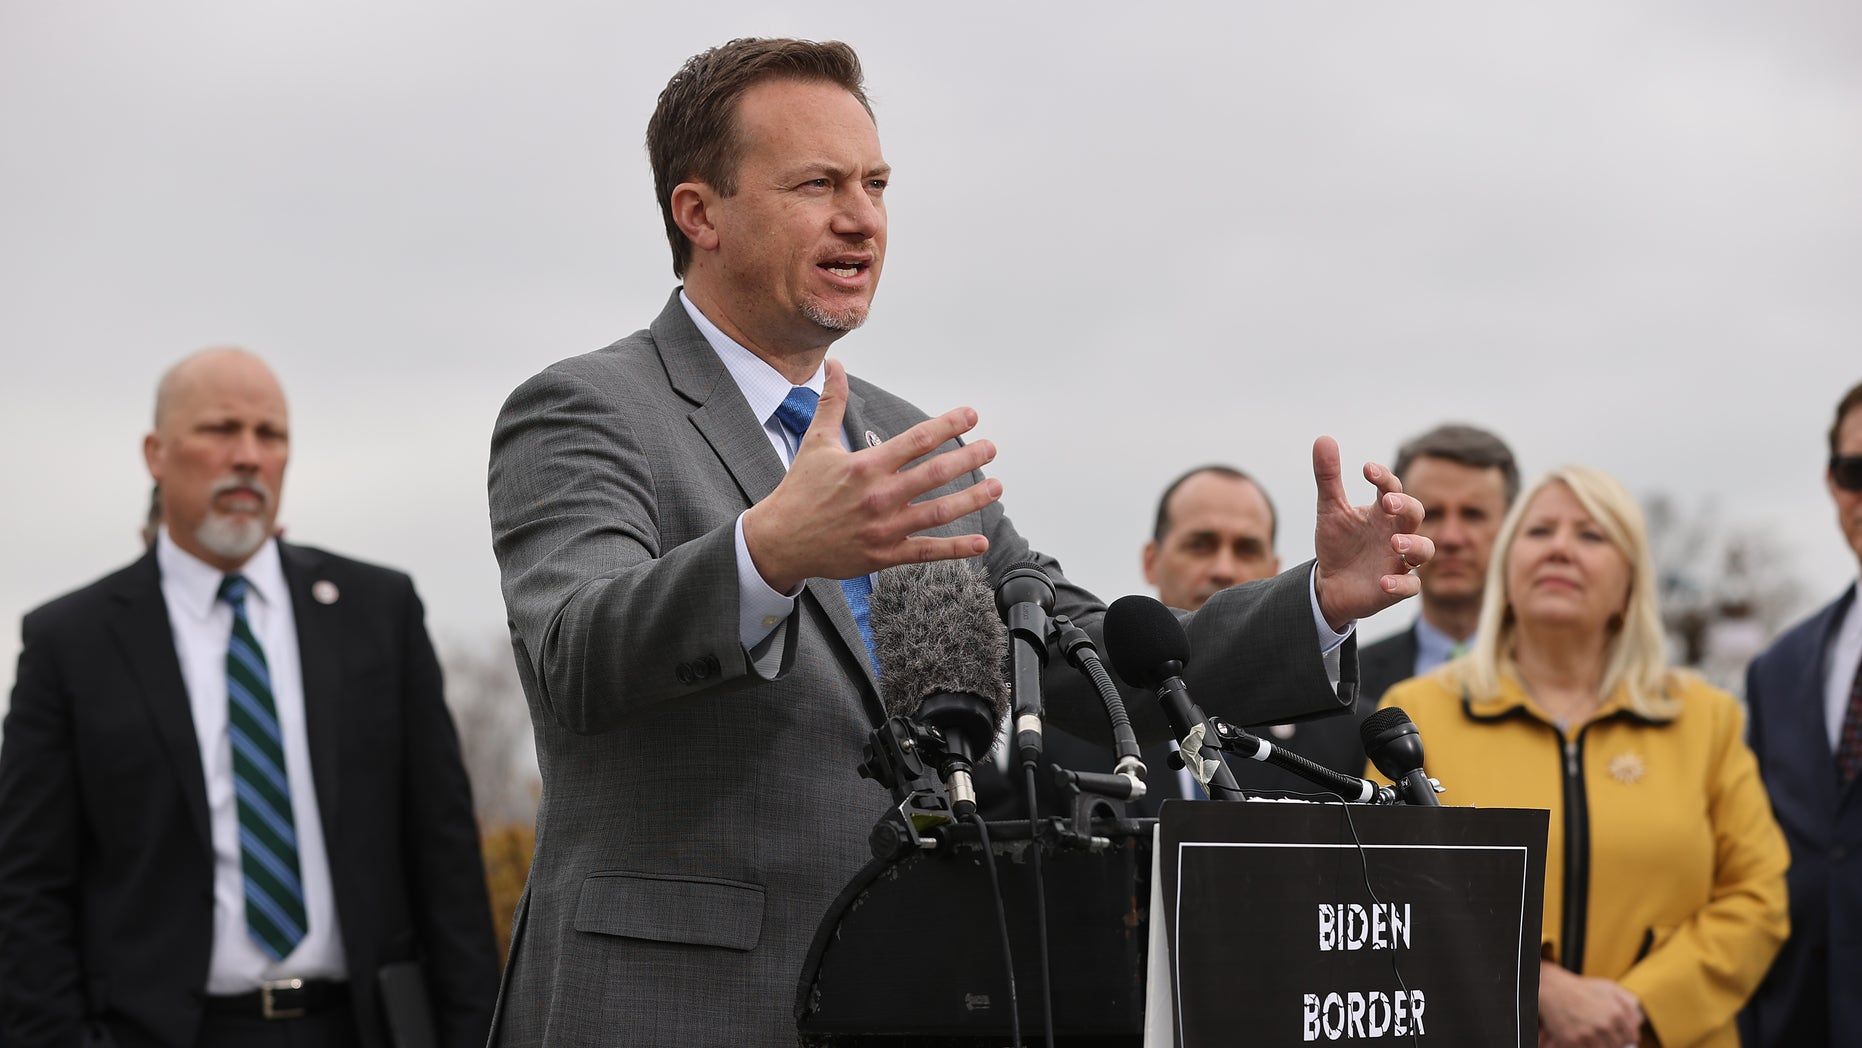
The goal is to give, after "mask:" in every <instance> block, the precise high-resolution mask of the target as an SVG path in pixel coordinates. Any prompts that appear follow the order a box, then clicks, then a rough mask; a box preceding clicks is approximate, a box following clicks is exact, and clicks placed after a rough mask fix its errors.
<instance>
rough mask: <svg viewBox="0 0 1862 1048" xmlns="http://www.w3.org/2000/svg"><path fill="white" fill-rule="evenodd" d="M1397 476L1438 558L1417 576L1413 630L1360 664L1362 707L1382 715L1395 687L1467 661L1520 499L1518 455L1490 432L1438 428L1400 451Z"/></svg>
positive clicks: (1367, 651) (1379, 646)
mask: <svg viewBox="0 0 1862 1048" xmlns="http://www.w3.org/2000/svg"><path fill="white" fill-rule="evenodd" d="M1395 472H1396V475H1397V477H1398V478H1399V479H1401V480H1402V482H1403V489H1404V490H1405V491H1407V492H1409V493H1410V494H1411V495H1412V496H1414V497H1415V499H1416V501H1418V502H1420V503H1422V513H1423V517H1422V529H1421V530H1422V533H1423V534H1424V535H1427V536H1429V537H1430V538H1431V539H1434V540H1435V549H1436V554H1435V558H1434V559H1433V560H1432V561H1430V562H1429V563H1428V564H1426V565H1424V566H1422V567H1421V568H1418V569H1417V570H1416V575H1417V577H1418V578H1420V579H1421V580H1422V609H1421V611H1420V612H1419V613H1418V614H1417V616H1416V621H1415V622H1413V623H1411V624H1410V627H1409V628H1408V629H1406V630H1404V631H1403V632H1401V633H1398V634H1396V635H1394V636H1390V637H1386V638H1384V639H1383V640H1380V641H1378V642H1377V643H1375V644H1370V645H1366V646H1365V648H1364V650H1363V652H1362V653H1360V655H1359V657H1358V670H1359V673H1360V678H1359V693H1358V701H1359V704H1360V707H1361V708H1362V709H1363V710H1365V711H1367V712H1368V711H1370V710H1374V709H1376V708H1377V700H1379V699H1381V698H1383V694H1384V692H1385V691H1388V690H1389V688H1390V686H1391V685H1392V684H1395V683H1396V682H1398V681H1402V680H1408V679H1409V678H1411V677H1419V676H1421V675H1423V674H1425V673H1427V672H1429V671H1430V670H1432V669H1435V668H1436V667H1437V666H1440V665H1441V664H1442V663H1444V662H1447V661H1448V660H1449V659H1451V658H1454V657H1456V656H1458V655H1461V654H1462V653H1464V652H1465V651H1467V650H1468V647H1469V646H1470V645H1472V644H1473V642H1474V631H1475V629H1476V627H1478V626H1479V625H1480V619H1481V592H1482V590H1484V589H1485V588H1486V585H1487V561H1488V558H1489V557H1491V556H1492V555H1493V542H1494V536H1495V535H1497V534H1499V531H1500V523H1501V521H1502V520H1503V519H1504V518H1505V517H1506V511H1507V509H1508V508H1509V507H1511V506H1512V505H1513V499H1514V498H1515V497H1517V496H1518V495H1519V465H1518V463H1517V462H1515V461H1514V459H1513V449H1511V448H1509V447H1507V446H1506V442H1505V441H1503V440H1501V439H1500V438H1499V437H1496V436H1494V435H1493V434H1492V433H1489V432H1487V431H1486V430H1484V429H1477V428H1475V427H1474V426H1464V425H1457V424H1453V423H1451V424H1448V425H1442V426H1437V427H1436V428H1434V429H1432V430H1430V431H1429V432H1427V433H1424V434H1422V435H1421V436H1419V437H1415V438H1414V439H1412V440H1410V441H1409V442H1407V443H1405V444H1404V445H1403V446H1402V447H1401V448H1399V449H1397V457H1396V466H1395Z"/></svg>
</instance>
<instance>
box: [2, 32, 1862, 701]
mask: <svg viewBox="0 0 1862 1048" xmlns="http://www.w3.org/2000/svg"><path fill="white" fill-rule="evenodd" d="M740 35H797V36H808V37H815V38H839V39H845V40H847V41H849V42H851V43H852V44H854V45H855V46H856V47H857V48H858V49H859V51H860V53H861V55H862V57H863V59H864V60H865V62H866V67H867V75H868V84H869V88H870V91H871V94H872V96H873V100H874V104H875V106H876V109H877V111H878V115H879V123H880V132H881V139H882V142H883V143H884V148H885V151H886V154H887V158H888V159H889V160H890V161H891V162H892V163H893V165H894V166H895V168H896V169H897V173H896V177H895V181H894V183H893V186H892V188H891V190H890V191H889V192H888V200H889V208H890V214H891V239H890V253H889V257H888V259H887V266H886V277H885V281H884V284H883V286H882V287H881V288H880V293H879V297H878V301H877V305H876V308H875V310H874V313H873V319H872V320H871V322H870V323H869V324H868V326H867V327H866V328H865V329H863V330H862V331H860V332H858V333H856V334H854V335H852V336H850V337H848V338H846V339H845V340H843V341H842V342H841V343H839V345H838V346H837V347H836V351H835V352H836V354H837V355H839V356H840V357H841V358H842V359H844V360H846V361H847V363H848V365H849V367H850V369H851V370H852V371H853V372H854V373H856V374H860V375H863V376H865V377H866V378H869V379H873V380H875V381H878V382H880V383H882V384H884V385H886V386H888V387H890V388H892V389H894V390H895V391H897V392H900V393H902V394H904V395H906V396H907V397H909V398H911V399H913V400H915V401H917V402H918V403H919V404H920V405H921V406H922V407H924V408H926V409H927V410H931V411H934V412H935V411H939V410H942V409H944V408H947V407H950V406H954V405H955V404H958V403H968V404H971V405H974V406H975V407H976V408H977V409H978V411H979V412H980V414H981V417H982V425H981V427H980V431H981V432H982V434H983V435H986V436H988V437H990V438H992V439H994V440H995V441H996V442H997V443H998V444H999V445H1000V447H1001V455H1000V458H999V459H998V461H997V465H996V467H995V473H996V475H998V476H1000V477H1001V478H1003V480H1004V483H1005V486H1006V489H1007V493H1006V496H1005V498H1006V502H1007V505H1008V506H1009V511H1010V513H1011V515H1012V517H1013V518H1014V520H1015V521H1016V523H1017V524H1018V525H1019V526H1020V527H1021V529H1022V530H1023V531H1024V533H1026V534H1028V535H1029V536H1031V538H1032V539H1033V540H1034V541H1035V542H1036V543H1037V544H1038V545H1039V546H1041V547H1042V548H1044V549H1046V550H1047V551H1049V552H1051V553H1053V554H1055V555H1056V556H1058V557H1059V558H1060V559H1061V561H1062V563H1063V564H1065V565H1066V566H1067V568H1068V570H1069V573H1070V574H1071V575H1072V576H1073V577H1075V578H1076V579H1079V580H1081V581H1084V582H1086V583H1087V584H1088V585H1090V586H1092V587H1094V588H1095V589H1097V590H1098V591H1099V592H1100V593H1101V595H1102V596H1105V597H1106V598H1108V599H1110V598H1111V597H1113V596H1116V595H1118V594H1121V593H1125V592H1132V591H1137V590H1140V589H1142V588H1143V583H1142V578H1141V576H1140V574H1139V571H1138V563H1137V549H1138V546H1139V544H1140V542H1141V541H1142V538H1143V535H1144V532H1145V530H1146V528H1147V522H1148V517H1149V514H1150V512H1151V504H1152V500H1153V498H1154V497H1155V495H1156V493H1157V491H1158V489H1159V488H1160V487H1161V485H1162V484H1163V483H1164V482H1165V481H1166V480H1168V479H1169V478H1170V477H1171V476H1172V475H1173V474H1175V473H1177V472H1178V471H1180V470H1181V469H1182V468H1184V467H1186V466H1188V465H1191V464H1195V463H1198V462H1202V461H1205V460H1210V459H1225V460H1230V461H1233V462H1236V463H1238V464H1240V465H1242V466H1244V467H1246V468H1248V469H1250V470H1252V471H1254V472H1256V473H1257V474H1258V475H1259V476H1260V477H1261V478H1262V479H1263V480H1264V481H1265V483H1266V484H1267V486H1268V487H1269V489H1270V490H1271V492H1272V493H1273V495H1274V496H1275V498H1276V499H1277V501H1278V502H1279V504H1280V506H1281V508H1282V554H1283V556H1284V557H1285V558H1286V559H1287V561H1288V562H1289V563H1292V562H1296V561H1298V560H1299V559H1302V558H1304V557H1306V556H1308V555H1309V554H1310V551H1311V527H1312V509H1311V506H1312V496H1311V491H1312V484H1311V476H1310V471H1309V449H1310V445H1311V440H1312V438H1313V437H1314V436H1315V435H1317V434H1319V433H1330V434H1333V435H1335V436H1337V437H1338V438H1339V440H1340V441H1341V442H1342V444H1343V446H1344V449H1345V455H1346V457H1347V461H1348V462H1349V461H1361V460H1363V459H1365V458H1372V457H1375V458H1384V457H1387V456H1389V455H1390V454H1391V453H1392V450H1393V448H1394V446H1395V445H1396V444H1397V443H1398V442H1399V440H1400V439H1401V438H1403V437H1404V436H1406V435H1409V434H1412V433H1414V432H1416V431H1418V430H1420V429H1422V428H1425V427H1427V426H1429V425H1431V424H1433V423H1435V422H1438V421H1441V420H1444V419H1451V418H1452V419H1460V420H1467V421H1473V422H1477V423H1482V424H1486V425H1489V426H1491V427H1493V428H1495V429H1497V430H1498V431H1500V432H1501V433H1502V434H1503V435H1505V436H1506V437H1507V438H1508V439H1510V440H1511V441H1512V442H1513V444H1514V446H1515V448H1516V449H1517V450H1518V452H1519V453H1520V455H1521V457H1522V458H1523V459H1524V464H1525V466H1526V468H1527V471H1528V472H1537V471H1538V470H1540V469H1543V468H1547V467H1549V466H1552V465H1555V464H1558V463H1561V462H1565V461H1581V462H1586V463H1590V464H1594V465H1597V466H1601V467H1604V468H1606V469H1608V470H1611V471H1613V472H1614V473H1616V474H1617V475H1618V476H1619V477H1620V478H1622V479H1623V480H1624V481H1625V482H1626V483H1627V484H1628V485H1629V486H1630V487H1631V488H1632V489H1634V490H1636V491H1638V492H1648V491H1651V490H1654V489H1656V488H1663V489H1666V490H1669V491H1671V492H1673V493H1675V494H1677V495H1679V496H1681V497H1682V498H1683V499H1684V500H1687V501H1692V500H1695V499H1699V498H1704V497H1707V496H1716V497H1717V498H1718V500H1719V505H1720V506H1721V507H1722V509H1723V511H1724V512H1725V514H1726V515H1727V518H1728V520H1729V522H1731V523H1733V524H1736V525H1740V526H1746V527H1766V528H1770V529H1774V530H1775V531H1776V533H1777V534H1778V535H1779V536H1780V537H1781V540H1782V541H1783V542H1784V543H1785V544H1787V545H1788V546H1789V547H1790V549H1791V550H1792V558H1793V560H1792V564H1793V569H1794V570H1795V571H1796V572H1797V573H1798V574H1799V575H1801V576H1802V578H1803V579H1804V581H1805V583H1806V586H1807V587H1808V593H1809V595H1810V596H1812V597H1814V598H1816V599H1818V600H1821V599H1825V598H1826V597H1827V596H1828V595H1830V594H1833V593H1834V592H1835V591H1836V590H1837V589H1838V588H1839V587H1840V586H1841V585H1842V584H1843V582H1844V581H1845V580H1847V579H1849V578H1853V577H1854V575H1855V564H1854V562H1853V560H1852V559H1851V558H1850V557H1849V556H1848V554H1847V551H1846V550H1845V548H1844V546H1843V545H1842V543H1841V541H1840V540H1839V538H1838V535H1837V531H1836V527H1835V522H1834V519H1833V515H1832V513H1831V511H1830V508H1829V504H1828V499H1827V497H1826V495H1825V494H1824V492H1823V490H1822V487H1821V480H1820V474H1821V469H1822V465H1821V463H1822V457H1823V455H1824V450H1823V445H1822V440H1823V430H1824V429H1825V427H1826V426H1827V425H1828V422H1829V419H1828V414H1829V412H1830V410H1831V408H1832V406H1833V404H1834V402H1835V400H1836V398H1837V397H1838V396H1839V395H1840V393H1841V391H1842V390H1843V389H1845V388H1846V387H1847V386H1848V385H1850V384H1852V383H1854V382H1856V381H1858V380H1862V346H1859V345H1858V337H1857V336H1858V331H1862V294H1858V289H1859V288H1862V194H1859V193H1858V191H1857V187H1858V186H1862V62H1857V61H1856V55H1857V54H1858V45H1862V6H1858V5H1856V4H1855V3H1853V2H1832V3H1827V4H1790V3H1757V2H1753V3H1749V4H1743V5H1728V4H1716V3H1699V2H1688V3H1675V4H1622V3H1594V2H1593V3H1562V4H1556V5H1511V4H1486V3H1474V2H1472V0H1469V2H1464V3H1459V4H1446V3H1412V2H1406V3H1400V4H1391V3H1321V4H1314V3H1296V2H1293V0H1285V2H1276V3H1271V4H1261V3H1242V4H1219V5H1218V4H1206V5H1164V4H1142V5H1134V4H1128V3H1121V4H1085V3H1077V2H1070V3H1044V4H1004V3H990V4H977V3H944V4H937V5H916V6H914V7H912V8H910V9H909V10H908V9H907V8H906V7H905V6H904V5H880V4H871V5H864V6H862V7H861V8H859V9H858V10H848V11H845V12H842V13H833V14H823V13H820V11H819V10H818V9H817V7H816V5H794V6H792V7H789V8H788V9H786V10H785V8H784V7H783V6H782V5H772V4H737V3H710V4H702V5H696V4H694V5H685V6H683V7H675V6H672V5H665V4H638V5H633V4H618V3H613V2H600V3H593V2H591V3H561V2H547V0H545V2H528V3H524V4H521V5H520V4H505V5H493V4H485V3H456V2H455V3H438V2H425V3H400V4H392V5H389V4H379V3H359V2H330V0H319V2H316V3H309V2H302V3H275V2H274V3H266V2H256V3H255V2H241V3H221V4H209V3H189V2H170V3H162V4H148V3H141V2H107V0H82V2H77V3H50V2H32V0H6V2H5V3H4V4H0V143H4V148H3V150H0V289H3V290H0V295H3V296H4V308H0V346H4V352H5V354H6V358H5V375H6V381H5V382H4V384H3V387H0V449H4V450H0V455H4V460H3V461H4V470H5V473H4V475H5V478H6V481H7V488H8V491H9V497H8V498H7V499H5V500H4V502H3V503H0V536H3V537H4V542H5V547H6V548H7V550H8V551H9V555H8V558H7V560H8V563H7V565H6V570H5V572H4V573H3V577H0V621H4V622H5V623H7V626H6V627H5V629H6V637H5V640H4V641H3V642H0V656H4V658H5V662H4V665H5V669H4V670H0V683H4V684H5V685H6V686H8V687H10V681H11V678H12V672H13V658H12V656H13V653H15V652H16V651H17V620H18V617H19V616H20V615H21V614H22V613H24V612H25V611H26V610H27V609H28V608H30V607H32V606H34V605H36V604H38V603H40V602H42V601H44V600H46V599H48V598H50V597H51V596H53V595H55V594H57V593H61V592H64V591H66V590H69V589H72V588H74V587H76V586H78V585H80V584H82V583H84V582H87V581H89V580H91V579H93V578H95V577H97V576H98V575H101V574H103V573H104V572H105V571H107V570H110V569H112V568H114V567H116V566H118V565H120V564H122V563H125V562H127V561H128V560H130V559H131V558H132V557H134V556H135V555H136V553H137V552H138V547H137V541H136V537H135V529H136V526H137V523H138V519H139V517H140V514H141V513H142V509H143V504H144V499H145V496H146V490H147V478H146V476H145V474H144V472H143V468H142V463H141V459H140V454H139V440H140V438H141V435H142V434H143V432H144V431H145V430H146V428H147V426H148V414H149V408H150V400H151V394H152V389H153V386H154V382H155V379H156V376H157V375H158V374H159V372H160V371H161V370H162V368H164V367H165V366H166V365H167V364H168V363H170V362H171V361H173V360H174V359H176V358H177V357H179V356H181V355H182V354H184V353H186V352H188V351H190V350H192V349H194V348H196V347H199V346H203V345H207V344H212V343H228V342H231V343H239V344H243V345H246V346H248V347H251V348H252V349H254V350H256V351H258V352H260V353H261V354H263V355H265V356H267V357H268V358H269V359H270V360H271V361H272V362H273V364H274V365H275V367H276V368H277V370H278V371H279V373H280V374H281V376H282V377H283V379H284V381H285V385H286V388H287V392H288V394H289V396H290V398H291V401H292V411H293V420H292V421H293V445H294V451H293V456H294V457H293V462H292V466H291V470H290V473H289V478H288V483H287V485H286V495H285V500H284V512H283V520H284V521H285V522H286V523H287V525H288V528H289V535H290V537H292V538H294V539H297V540H299V541H304V542H310V543H314V544H318V545H324V546H328V547H330V548H332V549H336V550H339V551H342V552H345V553H348V554H351V555H355V556H360V557H364V558H367V559H373V560H379V561H383V562H386V563H390V564H393V565H396V566H399V567H401V568H404V569H406V570H408V571H410V572H412V573H413V575H414V576H415V579H416V581H417V582H418V584H419V586H420V588H421V590H422V592H423V594H424V595H425V596H426V598H427V602H428V613H429V619H430V622H431V624H432V626H433V627H434V630H435V633H436V635H438V636H439V637H440V638H442V639H443V640H449V641H452V642H455V643H465V642H473V641H482V642H483V643H486V644H492V645H497V644H501V643H502V640H501V635H502V623H503V610H502V603H501V600H500V597H499V593H498V585H497V572H496V566H495V564H494V563H493V560H492V557H491V553H490V548H489V544H490V537H489V529H488V526H487V523H486V510H485V494H484V474H485V458H486V445H487V438H488V435H489V432H490V427H491V422H492V419H493V418H494V416H495V415H496V413H497V410H498V407H499V404H500V403H501V402H502V400H503V398H504V396H505V395H506V394H507V393H508V392H509V391H510V390H511V388H512V387H514V386H515V385H516V384H517V383H519V382H520V381H522V380H523V379H524V378H525V377H527V376H529V375H530V374H532V373H533V372H535V371H536V370H538V369H539V368H541V367H543V366H544V365H546V364H548V363H550V362H551V361H553V360H556V359H559V358H561V357H565V356H569V355H573V354H576V353H581V352H584V351H587V350H591V349H595V348H598V347H600V346H602V345H605V344H607V343H608V342H610V341H612V340H614V339H615V338H618V337H620V336H622V335H625V334H627V333H629V332H631V331H633V330H636V329H637V328H640V327H642V326H644V325H645V323H646V322H647V321H648V320H649V319H650V318H651V317H652V316H653V315H654V313H655V312H656V311H657V310H658V309H659V308H660V306H661V305H662V303H663V302H664V300H665V297H666V295H667V294H668V292H669V291H670V290H671V288H672V286H673V278H672V275H671V270H670V268H669V264H668V254H667V250H666V247H665V244H664V241H663V238H662V234H661V231H660V219H659V213H658V210H657V207H656V205H655V203H654V200H653V193H652V182H651V177H650V174H649V171H648V169H647V165H646V161H645V158H644V155H643V150H642V146H641V137H642V134H643V130H644V127H645V124H646V119H647V115H648V113H649V112H650V111H651V108H652V105H653V102H654V99H655V96H656V94H657V93H658V91H659V89H660V88H661V87H662V86H663V85H664V84H665V81H666V79H667V77H668V76H670V75H671V73H672V72H673V71H674V70H675V69H676V68H677V67H678V65H679V63H680V62H681V61H682V60H683V59H684V58H685V57H686V56H687V55H689V54H691V53H693V52H695V51H697V50H700V49H702V48H704V47H705V46H708V45H711V44H714V43H717V42H720V41H722V40H724V39H727V38H729V37H732V36H740ZM1357 488H1358V490H1359V492H1360V494H1363V493H1364V492H1365V491H1366V488H1365V486H1364V485H1362V484H1359V485H1357ZM1409 614H1411V612H1410V611H1409V610H1400V611H1396V612H1389V613H1386V614H1385V615H1383V616H1381V617H1380V620H1379V621H1374V622H1372V623H1369V624H1368V625H1367V630H1368V631H1369V632H1370V633H1371V634H1372V635H1375V634H1376V633H1380V632H1387V631H1388V630H1389V629H1391V628H1394V627H1395V626H1396V625H1397V624H1399V623H1400V622H1402V621H1407V617H1408V615H1409Z"/></svg>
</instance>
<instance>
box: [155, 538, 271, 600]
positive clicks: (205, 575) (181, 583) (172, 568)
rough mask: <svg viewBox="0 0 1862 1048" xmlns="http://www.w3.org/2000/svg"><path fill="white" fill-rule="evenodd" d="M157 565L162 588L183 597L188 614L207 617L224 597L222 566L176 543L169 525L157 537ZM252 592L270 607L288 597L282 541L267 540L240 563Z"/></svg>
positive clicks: (240, 570)
mask: <svg viewBox="0 0 1862 1048" xmlns="http://www.w3.org/2000/svg"><path fill="white" fill-rule="evenodd" d="M155 564H156V567H157V568H159V569H160V571H161V576H162V588H163V589H164V590H165V591H167V592H168V593H169V594H170V595H171V596H175V597H178V598H180V600H181V602H182V606H183V607H184V608H185V609H186V611H187V612H188V614H190V615H192V616H194V617H195V618H197V619H204V618H206V617H207V616H208V615H210V614H212V613H213V606H214V604H215V603H217V602H218V601H219V599H220V582H221V580H222V579H224V578H225V577H226V575H225V574H224V573H223V572H221V571H220V569H219V568H216V567H214V566H213V565H211V564H209V563H207V562H206V561H204V560H201V559H200V558H199V557H196V556H195V555H193V554H192V553H189V552H188V551H187V550H184V549H182V548H181V547H180V546H178V545H176V544H175V540H174V539H173V538H172V537H170V536H169V534H168V527H167V525H163V526H162V529H161V531H159V532H157V533H156V536H155ZM239 574H241V575H243V576H245V579H246V585H247V587H248V591H249V592H250V594H251V595H252V596H253V597H256V598H258V601H259V603H260V604H264V605H266V606H268V607H270V606H274V605H276V604H277V603H278V602H280V601H282V600H283V599H284V598H285V593H286V592H287V591H286V589H285V581H284V564H283V562H282V561H280V560H279V558H278V540H276V539H266V540H265V544H264V545H263V546H260V547H259V549H258V552H256V553H254V554H253V555H252V556H251V557H250V558H248V559H247V561H246V562H245V563H244V564H243V565H241V566H240V568H239Z"/></svg>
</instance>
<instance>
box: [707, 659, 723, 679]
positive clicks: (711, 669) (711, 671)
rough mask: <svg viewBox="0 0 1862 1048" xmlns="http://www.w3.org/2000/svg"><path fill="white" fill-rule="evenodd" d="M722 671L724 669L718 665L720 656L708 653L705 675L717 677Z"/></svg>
mask: <svg viewBox="0 0 1862 1048" xmlns="http://www.w3.org/2000/svg"><path fill="white" fill-rule="evenodd" d="M721 672H723V671H722V669H721V668H720V667H719V666H718V657H717V656H716V655H707V656H705V673H704V675H705V676H707V677H715V676H717V675H718V674H719V673H721Z"/></svg>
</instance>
